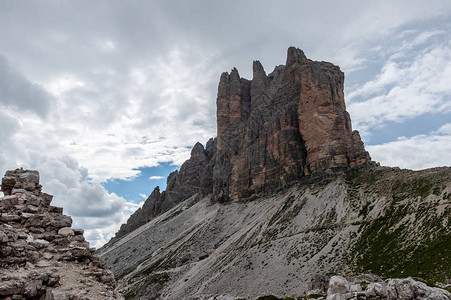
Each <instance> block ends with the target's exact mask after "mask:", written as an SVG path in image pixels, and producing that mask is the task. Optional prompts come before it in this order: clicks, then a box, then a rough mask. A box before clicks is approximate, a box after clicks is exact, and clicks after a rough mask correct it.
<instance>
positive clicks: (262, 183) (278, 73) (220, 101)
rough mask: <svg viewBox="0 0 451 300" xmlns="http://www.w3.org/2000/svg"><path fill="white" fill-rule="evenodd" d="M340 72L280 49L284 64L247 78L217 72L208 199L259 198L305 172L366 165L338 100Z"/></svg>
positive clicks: (320, 174) (324, 172) (340, 95)
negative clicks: (214, 137)
mask: <svg viewBox="0 0 451 300" xmlns="http://www.w3.org/2000/svg"><path fill="white" fill-rule="evenodd" d="M343 83H344V74H343V72H341V71H340V68H339V67H337V66H335V65H333V64H331V63H326V62H315V61H311V60H309V59H307V58H306V57H305V55H304V52H302V50H300V49H296V48H294V47H291V48H289V49H288V54H287V60H286V65H285V66H278V67H276V68H275V69H274V71H273V72H272V73H270V74H269V75H266V73H265V70H264V69H263V66H262V65H261V64H260V62H258V61H254V64H253V78H252V80H247V79H244V78H240V76H239V75H238V71H237V70H236V69H233V70H232V72H231V73H230V74H228V73H223V74H222V76H221V80H220V82H219V87H218V98H217V127H218V142H217V157H216V164H215V166H214V171H213V174H212V175H213V198H214V199H215V200H217V201H219V202H226V201H230V200H232V201H236V200H240V199H246V198H250V197H259V196H262V195H263V194H267V193H268V192H274V191H278V190H280V189H281V188H284V187H287V185H289V184H291V183H292V182H294V181H299V180H302V179H303V178H304V177H305V176H311V177H313V178H320V177H323V176H325V175H328V174H331V173H334V172H337V171H343V170H347V169H349V168H353V167H359V166H364V165H369V164H370V162H371V158H370V156H369V154H368V152H366V151H365V149H364V147H363V143H362V141H361V139H360V135H359V133H358V132H357V131H352V127H351V119H350V117H349V114H348V112H347V111H346V106H345V102H344V95H343Z"/></svg>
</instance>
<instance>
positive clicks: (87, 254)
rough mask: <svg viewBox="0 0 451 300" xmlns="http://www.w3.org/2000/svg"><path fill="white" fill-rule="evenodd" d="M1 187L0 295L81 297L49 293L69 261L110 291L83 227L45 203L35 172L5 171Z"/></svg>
mask: <svg viewBox="0 0 451 300" xmlns="http://www.w3.org/2000/svg"><path fill="white" fill-rule="evenodd" d="M1 189H2V192H3V193H4V197H1V198H0V299H69V298H70V299H84V298H80V296H76V298H74V297H73V295H72V296H71V295H70V293H67V292H64V293H62V292H60V291H58V292H57V291H56V290H55V291H54V288H56V287H59V286H61V282H60V275H59V273H60V271H64V268H65V267H67V266H68V264H77V267H79V266H82V267H80V270H83V273H84V275H86V277H92V278H93V279H94V280H95V281H98V282H100V283H102V284H104V285H108V288H107V290H109V291H110V292H111V293H110V294H111V295H114V294H115V292H114V277H113V275H112V273H111V271H109V270H105V269H103V268H102V266H101V263H100V261H99V259H98V258H97V257H94V256H93V249H90V248H89V243H88V242H87V241H85V238H84V236H83V230H82V229H72V228H71V225H72V219H71V217H69V216H66V215H64V214H63V209H62V208H61V207H56V206H52V205H50V204H51V201H52V198H53V196H51V195H48V194H46V193H42V192H41V185H40V184H39V173H38V172H37V171H31V170H23V169H16V170H13V171H7V172H6V174H5V176H4V178H3V179H2V185H1ZM66 270H67V269H66ZM57 294H58V295H59V296H58V297H56V295H57ZM61 295H62V296H61ZM77 297H78V298H77ZM90 298H93V297H86V299H90Z"/></svg>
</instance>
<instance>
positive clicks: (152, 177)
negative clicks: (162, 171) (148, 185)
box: [149, 176, 164, 180]
mask: <svg viewBox="0 0 451 300" xmlns="http://www.w3.org/2000/svg"><path fill="white" fill-rule="evenodd" d="M163 178H164V176H150V177H149V179H150V180H156V179H163Z"/></svg>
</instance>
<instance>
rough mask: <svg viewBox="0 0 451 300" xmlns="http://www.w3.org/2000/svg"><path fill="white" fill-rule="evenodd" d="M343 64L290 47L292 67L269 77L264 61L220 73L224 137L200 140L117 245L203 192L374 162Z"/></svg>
mask: <svg viewBox="0 0 451 300" xmlns="http://www.w3.org/2000/svg"><path fill="white" fill-rule="evenodd" d="M343 84H344V74H343V72H341V71H340V68H339V67H338V66H335V65H333V64H331V63H327V62H316V61H312V60H309V59H307V58H306V56H305V55H304V53H303V52H302V50H300V49H297V48H294V47H290V48H289V49H288V51H287V59H286V64H285V65H281V66H278V67H276V68H275V69H274V71H273V72H271V73H270V74H268V75H267V74H266V72H265V70H264V69H263V66H262V65H261V64H260V62H258V61H254V63H253V78H252V80H247V79H245V78H241V77H240V76H239V73H238V70H236V69H233V70H232V71H231V73H230V74H229V73H227V72H225V73H223V74H222V75H221V78H220V81H219V85H218V94H217V100H216V102H217V138H216V139H210V140H209V141H208V143H207V145H206V149H204V147H203V146H202V145H201V144H200V143H197V144H196V145H195V146H194V147H193V150H192V152H191V158H190V159H189V160H187V161H186V162H185V163H184V164H183V165H182V167H181V169H180V172H177V171H176V172H174V173H171V174H170V175H169V176H168V178H167V189H166V191H164V192H160V189H159V188H158V187H157V188H156V189H155V190H154V191H153V192H152V194H151V195H150V196H149V198H148V199H147V200H146V202H145V203H144V205H143V207H142V208H140V209H138V210H137V211H136V212H135V213H134V214H133V215H132V216H131V217H130V218H129V220H128V221H127V223H126V224H124V225H123V226H122V227H121V229H120V230H119V232H118V233H117V234H116V238H115V239H113V241H112V242H114V241H115V240H117V238H120V237H122V236H124V235H125V234H127V233H129V232H131V231H133V230H135V229H136V228H138V227H139V226H142V225H143V224H145V223H147V222H148V221H150V220H152V219H153V218H155V217H156V216H158V215H159V214H161V213H163V212H165V211H167V210H169V209H170V208H172V207H174V206H175V205H176V204H178V203H180V202H181V201H183V200H186V199H188V198H190V197H191V196H193V195H194V194H197V195H198V196H197V197H198V199H202V197H204V196H207V195H209V194H212V197H213V200H214V201H218V202H220V203H224V202H229V201H238V200H240V201H242V200H249V199H254V198H258V197H261V196H264V195H270V194H273V193H276V192H278V191H280V190H282V189H284V188H287V187H289V186H290V185H292V184H295V183H298V182H300V181H303V182H315V181H320V180H323V179H325V178H327V177H330V176H334V175H335V174H337V173H340V172H343V171H346V170H349V169H366V168H371V167H374V166H375V163H374V162H372V161H371V158H370V156H369V154H368V152H367V151H365V148H364V146H363V143H362V141H361V139H360V135H359V133H358V132H357V131H355V130H354V131H353V130H352V126H351V119H350V117H349V114H348V112H347V111H346V105H345V102H344V95H343Z"/></svg>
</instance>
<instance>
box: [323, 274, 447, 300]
mask: <svg viewBox="0 0 451 300" xmlns="http://www.w3.org/2000/svg"><path fill="white" fill-rule="evenodd" d="M372 279H373V280H368V277H366V278H362V277H352V278H348V279H346V278H344V277H342V276H333V277H332V278H331V279H330V282H329V289H328V291H327V300H348V299H361V300H364V299H389V300H396V299H398V300H451V293H450V292H448V291H446V290H444V289H441V288H437V287H430V286H428V285H426V284H425V283H424V282H421V281H418V280H414V279H413V278H411V277H409V278H403V279H387V280H385V281H382V280H380V278H377V277H375V278H372Z"/></svg>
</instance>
